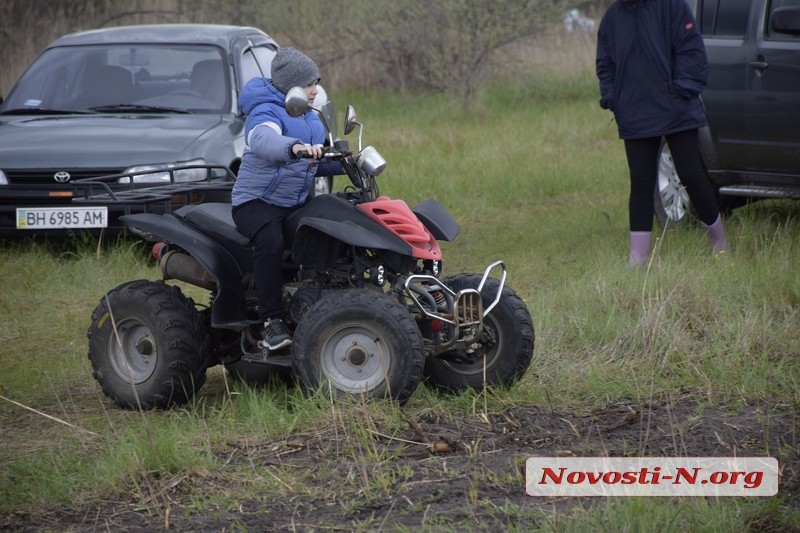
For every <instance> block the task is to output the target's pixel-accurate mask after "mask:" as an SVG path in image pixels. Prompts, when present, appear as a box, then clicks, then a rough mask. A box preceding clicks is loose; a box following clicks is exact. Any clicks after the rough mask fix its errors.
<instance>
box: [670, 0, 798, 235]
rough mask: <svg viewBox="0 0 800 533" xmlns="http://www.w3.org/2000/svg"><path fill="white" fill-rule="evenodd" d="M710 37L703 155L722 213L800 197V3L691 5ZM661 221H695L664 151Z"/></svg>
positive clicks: (759, 0) (740, 0)
mask: <svg viewBox="0 0 800 533" xmlns="http://www.w3.org/2000/svg"><path fill="white" fill-rule="evenodd" d="M689 4H690V5H692V7H693V8H694V12H695V14H696V16H697V21H698V24H699V26H700V30H701V32H702V33H703V36H704V42H705V47H706V53H707V55H708V62H709V78H708V84H707V86H706V89H705V91H704V92H703V94H702V99H703V102H704V104H705V108H706V113H707V115H708V122H709V125H708V127H706V128H703V129H701V130H700V149H701V153H702V157H703V162H704V164H705V166H706V169H707V171H708V177H709V179H710V180H711V181H712V183H713V184H714V186H715V187H716V189H717V191H718V193H719V198H720V205H721V208H722V209H724V210H729V209H732V208H734V207H737V206H740V205H743V204H744V203H746V202H747V201H748V200H751V199H758V198H800V0H689ZM655 206H656V216H657V218H658V219H659V221H660V222H661V223H662V224H669V225H676V224H680V223H682V222H684V221H685V220H687V219H688V218H689V215H690V213H691V206H690V203H689V197H688V195H687V194H686V191H685V190H684V189H683V186H682V185H681V183H680V179H679V177H678V176H677V175H676V173H675V169H674V167H673V164H672V158H671V156H670V153H669V148H668V147H667V146H666V144H664V145H662V149H661V157H660V160H659V169H658V186H657V188H656V191H655Z"/></svg>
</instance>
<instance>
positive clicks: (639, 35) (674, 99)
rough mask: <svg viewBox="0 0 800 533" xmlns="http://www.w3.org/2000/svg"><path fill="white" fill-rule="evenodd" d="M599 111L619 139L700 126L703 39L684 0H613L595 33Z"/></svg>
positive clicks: (704, 75) (705, 65) (705, 76)
mask: <svg viewBox="0 0 800 533" xmlns="http://www.w3.org/2000/svg"><path fill="white" fill-rule="evenodd" d="M596 67H597V77H598V79H599V80H600V107H602V108H603V109H610V110H611V111H613V112H614V117H615V118H616V121H617V126H618V128H619V136H620V138H621V139H642V138H646V137H658V136H662V135H668V134H670V133H676V132H680V131H685V130H689V129H695V128H699V127H702V126H705V125H706V123H707V119H706V115H705V111H704V110H703V104H702V102H701V101H700V97H699V96H700V93H701V92H702V91H703V89H704V88H705V85H706V81H707V79H708V61H707V59H706V52H705V46H704V44H703V37H702V35H701V34H700V31H699V28H698V27H697V22H696V21H695V18H694V16H693V14H692V11H691V9H690V8H689V5H688V4H687V3H686V1H685V0H630V1H623V0H617V1H616V2H614V3H613V4H612V5H611V6H609V8H608V10H607V11H606V13H605V15H604V16H603V19H602V20H601V21H600V27H599V29H598V32H597V64H596Z"/></svg>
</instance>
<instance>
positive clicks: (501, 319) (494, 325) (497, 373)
mask: <svg viewBox="0 0 800 533" xmlns="http://www.w3.org/2000/svg"><path fill="white" fill-rule="evenodd" d="M480 281H481V276H479V275H477V274H459V275H456V276H452V277H449V278H446V279H445V280H444V283H445V285H447V286H448V287H450V288H451V289H452V290H454V291H455V292H458V291H460V290H463V289H477V288H478V285H480ZM499 284H500V282H499V281H497V280H496V279H488V280H487V281H486V283H485V284H484V286H483V290H482V291H481V299H482V300H483V306H484V308H486V307H487V306H488V305H489V304H491V303H492V302H493V301H494V299H495V297H496V295H497V288H498V286H499ZM534 338H535V334H534V331H533V321H532V319H531V315H530V313H529V312H528V308H527V307H526V306H525V303H524V302H523V301H522V299H521V298H520V297H519V296H517V294H516V293H515V292H514V291H513V290H512V289H511V288H510V287H503V293H502V295H501V297H500V301H499V302H498V303H497V306H496V307H495V308H494V309H492V311H491V312H490V313H489V314H488V315H486V317H484V319H483V333H481V336H480V339H479V340H478V341H477V345H473V347H474V348H475V351H474V353H472V354H461V355H462V358H463V359H466V358H468V357H469V356H470V355H471V356H472V357H475V358H476V360H475V362H474V363H469V362H464V363H461V362H454V361H448V360H446V359H442V358H434V357H429V358H428V359H427V360H426V361H425V371H424V379H425V384H426V385H428V386H430V387H434V388H437V389H441V390H447V391H452V392H458V391H462V390H465V389H469V388H471V389H477V390H483V389H484V388H485V387H492V386H497V385H502V386H511V385H513V384H514V383H515V382H516V381H517V380H518V379H519V378H521V377H522V376H523V375H524V374H525V371H526V370H527V369H528V365H530V362H531V359H532V358H533V343H534Z"/></svg>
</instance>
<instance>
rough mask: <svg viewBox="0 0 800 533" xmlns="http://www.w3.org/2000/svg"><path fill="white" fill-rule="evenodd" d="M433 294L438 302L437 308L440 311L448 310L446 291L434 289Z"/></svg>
mask: <svg viewBox="0 0 800 533" xmlns="http://www.w3.org/2000/svg"><path fill="white" fill-rule="evenodd" d="M431 295H432V296H433V300H434V301H435V302H436V309H437V310H438V311H447V299H446V298H445V297H444V293H442V291H434V292H432V293H431Z"/></svg>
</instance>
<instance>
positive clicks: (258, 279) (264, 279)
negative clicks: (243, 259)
mask: <svg viewBox="0 0 800 533" xmlns="http://www.w3.org/2000/svg"><path fill="white" fill-rule="evenodd" d="M295 209H296V208H292V207H278V206H275V205H270V204H267V203H265V202H262V201H260V200H252V201H250V202H247V203H245V204H242V205H237V206H234V208H233V211H232V213H233V220H234V222H236V227H237V228H238V229H239V232H240V233H241V234H242V235H244V236H245V237H248V238H249V239H250V240H251V241H252V242H253V244H254V247H255V254H254V256H253V258H254V262H255V264H254V265H253V266H254V270H255V272H254V276H255V283H256V292H257V294H258V314H259V317H260V318H261V319H263V320H266V319H267V318H280V317H281V314H282V312H283V304H282V301H281V286H282V284H283V283H282V282H283V280H282V277H281V265H282V264H283V248H284V244H283V221H284V220H286V217H287V216H289V214H291V213H292V211H294V210H295Z"/></svg>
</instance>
